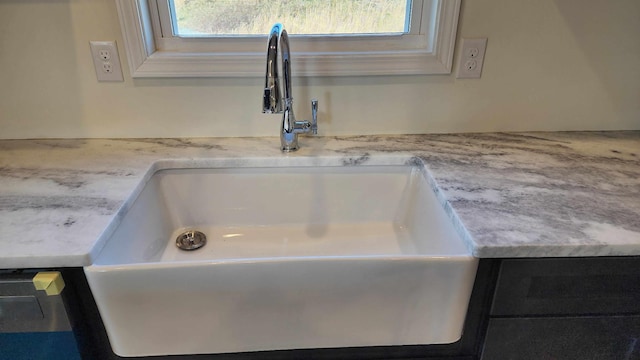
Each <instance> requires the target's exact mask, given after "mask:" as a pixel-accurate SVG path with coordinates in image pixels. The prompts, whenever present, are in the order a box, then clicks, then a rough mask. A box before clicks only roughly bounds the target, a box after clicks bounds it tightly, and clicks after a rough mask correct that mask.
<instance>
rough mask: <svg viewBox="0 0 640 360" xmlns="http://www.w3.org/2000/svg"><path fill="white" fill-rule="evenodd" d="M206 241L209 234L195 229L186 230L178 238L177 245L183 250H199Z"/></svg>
mask: <svg viewBox="0 0 640 360" xmlns="http://www.w3.org/2000/svg"><path fill="white" fill-rule="evenodd" d="M206 243H207V236H206V235H205V234H203V233H201V232H200V231H195V230H190V231H185V232H183V233H182V234H180V235H178V237H177V238H176V246H177V247H179V248H180V249H182V250H197V249H200V248H201V247H203V246H204V245H205V244H206Z"/></svg>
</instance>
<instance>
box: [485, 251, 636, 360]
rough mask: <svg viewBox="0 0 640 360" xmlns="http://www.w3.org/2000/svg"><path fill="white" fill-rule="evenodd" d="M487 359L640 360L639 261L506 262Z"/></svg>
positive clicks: (488, 336)
mask: <svg viewBox="0 0 640 360" xmlns="http://www.w3.org/2000/svg"><path fill="white" fill-rule="evenodd" d="M482 359H483V360H491V359H499V360H506V359H518V360H526V359H536V360H538V359H543V360H544V359H602V360H607V359H612V360H614V359H616V360H617V359H624V360H629V359H640V259H639V258H571V259H513V260H503V261H502V263H501V265H500V273H499V276H498V280H497V285H496V291H495V295H494V299H493V305H492V307H491V312H490V320H489V326H488V329H487V333H486V339H485V344H484V348H483V352H482Z"/></svg>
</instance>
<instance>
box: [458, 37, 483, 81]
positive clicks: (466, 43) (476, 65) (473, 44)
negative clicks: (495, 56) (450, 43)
mask: <svg viewBox="0 0 640 360" xmlns="http://www.w3.org/2000/svg"><path fill="white" fill-rule="evenodd" d="M486 49H487V38H482V39H462V51H461V52H460V53H461V55H460V58H459V59H458V60H459V62H458V75H457V76H456V77H457V78H458V79H478V78H480V75H482V65H483V63H484V53H485V50H486Z"/></svg>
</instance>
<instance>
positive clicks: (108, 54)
mask: <svg viewBox="0 0 640 360" xmlns="http://www.w3.org/2000/svg"><path fill="white" fill-rule="evenodd" d="M89 45H90V46H91V57H92V58H93V66H94V67H95V69H96V76H97V77H98V81H124V80H123V78H122V67H121V66H120V56H118V47H117V46H116V42H115V41H90V42H89Z"/></svg>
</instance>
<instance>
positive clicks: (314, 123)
mask: <svg viewBox="0 0 640 360" xmlns="http://www.w3.org/2000/svg"><path fill="white" fill-rule="evenodd" d="M311 133H313V135H318V99H312V100H311Z"/></svg>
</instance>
